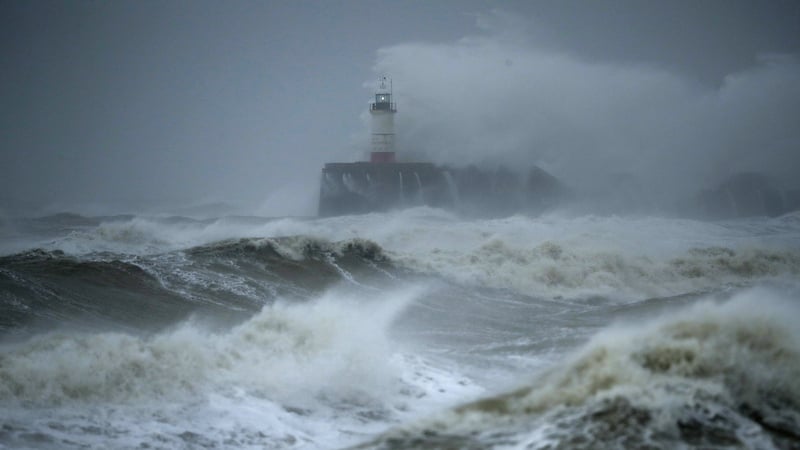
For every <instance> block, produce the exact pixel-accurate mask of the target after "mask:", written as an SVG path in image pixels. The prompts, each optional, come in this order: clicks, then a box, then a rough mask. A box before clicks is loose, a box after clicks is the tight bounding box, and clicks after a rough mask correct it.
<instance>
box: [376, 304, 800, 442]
mask: <svg viewBox="0 0 800 450" xmlns="http://www.w3.org/2000/svg"><path fill="white" fill-rule="evenodd" d="M793 300H796V299H793ZM798 314H800V309H798V305H797V304H796V303H794V302H792V303H790V302H789V301H787V299H785V298H781V297H778V296H777V294H775V293H773V292H772V291H769V290H765V289H756V290H751V291H748V292H745V293H741V294H739V295H738V296H737V297H736V298H734V299H732V300H731V301H729V302H726V303H722V304H718V303H701V304H697V305H695V306H694V307H691V308H689V309H688V310H684V311H682V312H678V313H675V314H673V315H670V316H668V317H663V318H662V319H660V320H658V321H656V322H654V323H650V324H647V325H644V326H639V327H631V328H627V329H624V328H622V329H620V328H619V327H615V328H613V329H610V330H608V331H607V332H604V333H601V334H599V335H598V336H596V337H595V338H594V339H592V340H591V341H590V342H589V343H588V344H587V345H586V346H585V347H584V348H583V349H582V350H580V351H579V352H578V353H577V354H575V355H574V356H572V357H571V358H569V359H568V360H567V361H565V362H564V363H562V364H560V365H558V366H556V367H554V368H552V369H550V370H549V371H547V372H546V373H543V374H542V375H541V376H539V377H538V378H537V379H535V380H533V381H532V382H531V383H529V384H528V385H526V386H524V387H522V388H520V389H518V390H516V391H514V392H511V393H508V394H504V395H500V396H496V397H491V398H487V399H484V400H480V401H477V402H474V403H470V404H467V405H464V406H461V407H458V408H455V409H453V410H450V411H449V412H446V413H444V414H441V415H439V416H437V417H434V418H432V419H429V420H427V421H422V422H419V423H416V424H413V425H410V426H407V427H405V428H402V429H398V430H394V431H391V432H389V433H387V434H385V435H383V436H381V437H380V438H379V439H377V440H376V441H373V442H371V443H369V444H366V445H364V446H363V447H362V448H406V447H408V446H413V447H414V448H445V447H446V448H451V447H452V448H456V447H458V448H495V447H497V446H503V445H505V446H509V447H513V448H530V449H545V448H547V449H562V448H564V449H567V448H570V449H590V448H598V447H603V448H656V449H660V448H685V447H687V446H689V447H697V446H700V447H704V448H705V447H708V448H722V447H725V448H729V447H735V448H776V447H777V448H796V447H797V446H798V445H800V384H798V382H797V380H800V328H798V326H797V323H796V322H795V321H794V318H795V317H798Z"/></svg>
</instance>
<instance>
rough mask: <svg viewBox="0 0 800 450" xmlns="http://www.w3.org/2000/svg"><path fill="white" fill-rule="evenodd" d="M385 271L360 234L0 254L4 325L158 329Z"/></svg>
mask: <svg viewBox="0 0 800 450" xmlns="http://www.w3.org/2000/svg"><path fill="white" fill-rule="evenodd" d="M387 269H390V266H389V260H388V258H387V257H386V256H385V255H384V253H383V251H382V249H381V248H380V247H379V246H378V245H377V244H374V243H373V242H370V241H367V240H362V239H351V240H346V241H340V242H330V241H327V240H324V239H315V238H309V237H286V238H264V239H256V238H243V239H236V240H228V241H221V242H216V243H213V244H208V245H203V246H199V247H193V248H190V249H188V250H185V251H173V252H168V253H164V254H157V255H149V256H131V255H119V254H113V253H111V254H107V253H95V254H91V255H85V256H82V257H78V256H72V255H68V254H65V253H64V252H62V251H60V250H54V251H44V250H40V249H36V250H31V251H27V252H24V253H19V254H16V255H11V256H5V257H0V331H2V330H8V329H12V328H14V327H17V326H20V325H23V324H25V323H28V322H31V321H33V320H38V321H45V322H47V323H50V322H52V323H56V324H57V323H58V322H60V321H62V320H63V319H70V318H75V317H83V318H84V319H89V318H98V319H100V320H106V321H111V322H113V323H116V324H119V325H123V326H133V327H134V328H136V327H146V328H150V329H152V328H156V329H157V328H159V327H162V326H164V325H165V324H170V323H174V322H176V321H179V320H182V319H184V318H186V316H187V315H189V314H190V313H193V312H198V310H206V312H208V313H210V314H212V315H218V314H220V313H225V312H226V311H240V312H242V313H245V314H252V313H254V312H256V311H258V310H259V309H261V308H262V307H263V306H264V305H265V304H268V303H270V302H272V301H275V300H276V299H278V298H293V299H308V298H312V297H315V296H317V295H319V294H320V293H321V292H323V291H324V290H325V289H327V288H329V287H330V286H332V285H334V284H336V283H340V282H347V283H351V284H358V283H361V282H362V281H364V280H369V279H371V278H372V277H375V276H381V277H384V278H386V277H387V276H388V277H391V274H390V273H389V272H388V271H387ZM359 280H360V281H359Z"/></svg>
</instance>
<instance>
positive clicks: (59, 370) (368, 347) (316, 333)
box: [0, 292, 415, 405]
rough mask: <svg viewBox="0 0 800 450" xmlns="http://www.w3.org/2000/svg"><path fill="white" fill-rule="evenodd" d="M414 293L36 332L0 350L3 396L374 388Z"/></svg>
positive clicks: (382, 379) (59, 399)
mask: <svg viewBox="0 0 800 450" xmlns="http://www.w3.org/2000/svg"><path fill="white" fill-rule="evenodd" d="M414 295H415V294H414V293H413V292H408V293H400V294H398V295H397V297H396V298H394V299H393V300H392V301H390V302H381V303H380V304H368V303H360V304H358V305H355V304H349V302H347V301H346V300H345V299H341V298H336V299H334V298H332V296H330V297H329V298H323V299H321V300H320V301H318V302H314V303H313V304H303V305H286V304H282V303H277V304H274V305H271V306H267V307H265V308H264V309H263V310H262V311H261V312H260V313H258V314H257V315H255V316H254V317H253V318H251V319H250V320H248V321H246V322H244V323H242V324H241V325H239V326H236V327H234V328H233V329H231V330H229V331H225V332H216V333H215V332H212V331H208V330H205V329H204V328H203V327H202V326H200V325H196V324H192V323H191V322H190V323H185V324H183V325H180V326H178V327H177V328H176V329H174V330H171V331H166V332H163V333H158V334H156V335H153V336H150V337H142V336H136V335H132V334H124V333H95V334H82V333H69V334H65V333H54V334H46V335H41V336H36V337H34V338H32V339H30V340H29V341H27V342H25V343H22V344H16V345H12V346H7V347H6V348H4V349H3V350H2V353H0V380H2V382H0V399H2V402H3V403H6V404H7V403H8V402H19V403H20V404H23V405H24V404H33V405H53V404H56V405H58V404H63V403H65V402H81V401H107V402H108V401H113V402H131V401H134V402H135V401H150V400H152V401H157V400H159V399H161V398H163V397H167V398H173V399H174V398H175V397H183V396H187V395H192V394H194V393H196V392H202V391H205V390H206V386H207V385H209V384H211V385H215V386H216V387H215V389H216V390H222V391H224V390H225V389H226V386H230V385H235V386H246V387H248V389H252V390H255V391H260V392H262V393H263V395H268V396H270V397H271V398H274V397H276V396H282V397H285V398H286V399H287V400H288V399H290V398H293V396H298V395H310V396H314V395H317V394H319V393H320V392H321V391H325V390H326V389H327V390H330V392H339V393H341V392H348V391H350V392H353V391H359V390H361V391H371V390H373V391H372V392H373V393H377V392H380V389H384V388H389V387H390V386H388V385H386V383H387V382H388V381H387V380H391V379H392V378H393V377H392V375H391V370H390V368H389V360H388V357H389V356H390V355H391V351H390V348H389V343H388V341H387V339H386V337H385V332H386V330H387V329H388V325H389V322H390V321H391V320H392V318H393V317H394V315H395V314H396V312H397V311H398V310H399V309H400V308H401V307H402V305H404V304H405V303H407V302H408V301H409V299H411V298H413V296H414ZM354 380H358V382H357V383H354V382H353V381H354ZM329 395H330V393H329Z"/></svg>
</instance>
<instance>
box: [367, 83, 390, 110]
mask: <svg viewBox="0 0 800 450" xmlns="http://www.w3.org/2000/svg"><path fill="white" fill-rule="evenodd" d="M378 81H379V82H378V88H377V89H376V90H375V102H374V103H372V104H370V110H371V111H391V112H396V111H397V108H396V106H395V104H394V103H393V102H392V79H391V78H389V77H385V76H384V77H381V78H380V79H379V80H378Z"/></svg>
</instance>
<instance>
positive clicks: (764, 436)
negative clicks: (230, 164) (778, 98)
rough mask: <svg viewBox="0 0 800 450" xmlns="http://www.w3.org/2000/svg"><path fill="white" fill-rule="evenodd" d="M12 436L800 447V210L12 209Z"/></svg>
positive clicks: (7, 232)
mask: <svg viewBox="0 0 800 450" xmlns="http://www.w3.org/2000/svg"><path fill="white" fill-rule="evenodd" d="M0 448H35V449H79V448H81V449H82V448H97V449H107V448H118V449H144V448H149V449H158V448H163V449H176V448H187V449H188V448H217V449H223V448H224V449H227V448H235V449H245V448H253V449H265V448H266V449H290V448H310V449H330V448H362V449H406V448H428V449H597V448H619V449H628V448H637V449H676V448H677V449H680V448H687V449H688V448H704V449H723V448H724V449H728V448H740V449H751V448H752V449H796V448H800V213H791V214H788V215H784V216H782V217H777V218H748V219H738V220H731V221H724V222H704V221H695V220H687V219H676V218H664V217H650V216H631V217H619V216H607V217H606V216H577V215H566V214H550V215H545V216H542V217H535V218H531V217H524V216H514V217H509V218H504V219H496V220H466V219H462V218H459V217H457V216H454V215H451V214H449V213H446V212H443V211H440V210H435V209H430V208H416V209H409V210H405V211H398V212H392V213H386V214H368V215H363V216H350V217H338V218H327V219H300V218H278V219H267V218H260V217H222V218H213V219H207V220H194V219H189V218H182V217H144V216H113V217H82V216H78V215H72V214H60V215H55V216H48V217H43V218H34V219H3V220H2V221H0Z"/></svg>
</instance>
